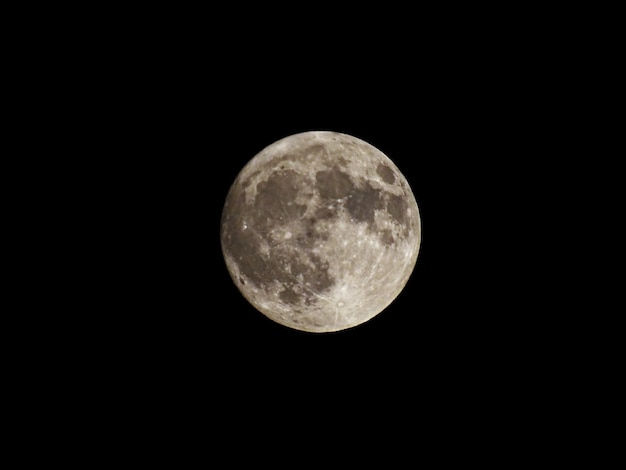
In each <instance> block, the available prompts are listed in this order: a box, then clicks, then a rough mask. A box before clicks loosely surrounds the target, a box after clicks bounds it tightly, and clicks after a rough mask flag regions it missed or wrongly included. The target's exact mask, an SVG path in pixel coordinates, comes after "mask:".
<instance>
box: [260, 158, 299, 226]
mask: <svg viewBox="0 0 626 470" xmlns="http://www.w3.org/2000/svg"><path fill="white" fill-rule="evenodd" d="M304 182H305V181H304V177H303V176H302V175H301V174H299V173H297V172H295V171H293V170H283V171H277V172H275V173H273V174H272V175H271V176H270V177H269V178H268V180H267V181H263V182H261V183H259V184H258V185H257V196H256V199H255V201H254V207H255V209H256V210H257V211H258V213H259V215H262V216H264V217H265V220H269V221H275V220H278V221H286V220H294V219H297V218H298V217H300V216H302V214H304V212H305V211H306V206H304V205H301V204H296V203H295V202H294V201H295V199H296V196H297V195H298V191H299V188H300V187H301V186H302V184H303V183H304Z"/></svg>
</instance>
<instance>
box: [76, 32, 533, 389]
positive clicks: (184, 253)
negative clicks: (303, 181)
mask: <svg viewBox="0 0 626 470" xmlns="http://www.w3.org/2000/svg"><path fill="white" fill-rule="evenodd" d="M288 37H289V35H287V34H284V35H281V34H279V35H278V37H276V38H270V37H265V38H264V40H263V41H260V42H259V43H257V42H256V41H255V40H254V35H252V36H251V37H250V39H249V40H246V41H243V42H242V43H232V42H230V41H229V40H227V39H225V38H223V37H221V36H219V35H215V34H212V33H206V32H204V30H198V31H193V30H191V31H181V30H177V37H176V38H173V37H172V36H168V35H163V36H160V38H161V39H160V40H158V41H156V42H153V43H152V42H151V43H149V44H148V43H146V40H145V38H143V39H142V38H139V39H138V40H137V41H133V42H130V43H124V44H120V46H119V53H118V54H117V55H115V54H113V56H112V57H111V58H110V60H111V64H114V65H106V64H107V62H103V61H95V62H94V63H93V64H92V65H91V67H93V69H90V68H87V67H86V68H85V70H84V71H83V73H84V74H85V76H86V77H87V78H88V79H87V80H86V81H84V82H82V83H81V86H83V87H86V88H87V89H88V91H89V92H90V93H89V94H88V95H86V98H85V102H84V104H83V106H84V108H89V109H90V110H91V111H93V110H94V109H96V110H97V111H98V112H99V113H100V116H99V118H98V120H97V121H96V123H91V124H90V125H91V129H90V130H89V132H92V133H93V134H90V133H89V132H88V133H87V135H88V137H90V138H91V139H92V140H91V142H92V143H91V145H94V142H95V149H96V153H97V154H98V155H99V157H98V158H99V159H97V161H98V165H99V167H98V169H97V171H95V172H94V176H96V177H97V178H99V181H101V182H102V183H103V185H104V188H105V192H104V194H103V196H102V202H103V203H104V204H105V206H106V205H107V204H110V203H114V204H115V207H116V209H115V210H114V211H113V213H111V214H110V215H111V216H113V217H115V220H116V224H115V226H114V227H113V228H105V232H106V233H107V234H110V235H111V237H110V241H108V242H107V243H106V244H105V245H104V250H105V251H104V253H105V256H104V259H105V261H107V262H108V263H112V262H113V260H114V261H115V262H116V263H117V265H116V269H118V271H119V272H118V274H117V276H118V277H117V278H115V279H111V282H112V284H110V288H111V290H112V293H113V295H112V297H111V298H112V299H115V300H114V301H113V303H114V304H115V302H119V304H120V305H119V308H120V310H119V313H114V315H115V318H116V319H117V320H119V321H120V322H121V324H120V325H118V326H119V327H120V328H119V330H117V331H116V334H115V337H118V336H119V335H121V337H122V338H124V335H125V331H124V330H128V332H129V333H128V336H127V337H126V338H125V339H122V344H123V345H124V347H129V348H131V350H132V349H133V348H134V346H132V344H135V345H136V347H137V348H138V349H139V350H145V351H151V353H150V354H155V355H156V357H160V358H162V359H163V360H167V361H174V363H176V366H175V367H176V368H179V367H180V368H181V370H187V369H186V368H187V367H189V368H190V369H194V368H200V369H207V370H218V371H222V370H227V371H229V373H233V374H243V375H244V376H245V375H247V374H253V375H254V374H261V372H260V371H264V372H263V373H262V374H269V375H268V376H275V378H276V379H278V380H280V381H281V383H282V381H288V380H290V379H288V378H287V377H293V376H296V377H301V378H305V377H309V374H321V375H323V376H325V377H334V379H336V380H339V381H343V380H348V379H346V377H351V376H352V375H353V374H356V376H358V377H359V380H364V381H366V382H367V381H369V380H376V381H378V382H380V381H381V380H382V379H380V377H387V378H389V377H395V378H396V379H397V380H400V381H404V380H408V378H409V377H415V375H416V374H417V375H419V374H426V376H428V377H431V378H432V379H435V377H439V378H441V377H440V376H439V374H444V371H445V370H456V371H457V372H459V373H460V372H461V371H463V373H467V374H475V373H476V370H477V368H485V367H486V364H491V366H493V368H498V369H500V368H502V367H505V365H504V363H505V362H506V361H507V360H508V359H511V360H515V359H516V354H517V353H516V352H514V351H513V350H512V347H511V346H510V345H511V344H515V342H516V341H518V340H519V333H518V332H519V331H521V328H520V323H521V322H522V321H523V320H522V317H520V316H517V314H516V313H515V311H516V310H517V309H519V308H521V307H520V305H521V303H523V302H522V300H523V299H521V298H520V296H518V295H513V296H512V295H508V292H509V289H510V288H511V284H512V283H513V281H512V280H510V279H511V278H510V272H511V269H510V267H511V264H514V263H516V262H517V261H518V260H519V257H520V256H522V255H520V250H519V248H520V246H519V242H518V241H517V236H518V233H519V231H523V219H524V217H525V214H524V213H523V211H524V210H528V209H523V208H522V207H521V205H520V204H519V202H520V200H519V198H520V195H519V194H516V193H515V191H511V186H514V185H517V184H519V179H520V178H523V176H522V175H523V174H524V168H525V167H528V166H529V165H530V164H531V158H532V157H530V156H529V154H528V153H527V150H528V149H527V146H528V145H529V143H528V142H529V141H528V139H527V138H526V136H527V135H528V134H529V133H530V132H532V129H533V128H534V127H535V126H536V123H537V119H535V120H528V119H527V118H525V116H526V113H527V112H528V111H529V110H532V106H533V83H532V79H531V78H524V77H525V75H524V73H523V70H519V69H520V67H519V55H517V54H516V52H515V51H516V49H515V48H516V44H515V42H511V43H507V44H506V45H498V44H497V43H494V42H493V41H492V40H491V38H489V37H487V38H484V41H482V40H481V38H480V35H477V36H476V37H475V38H474V40H473V41H470V42H465V41H463V40H462V37H459V36H453V37H448V36H447V35H443V36H441V37H439V36H437V33H436V32H432V34H430V35H426V34H422V33H419V32H417V33H414V32H412V30H409V29H404V30H402V29H401V30H400V31H399V33H398V37H397V38H394V39H393V40H387V41H384V42H379V41H378V40H377V39H376V38H375V37H369V36H367V35H358V36H356V37H352V38H350V37H348V38H347V39H346V40H345V41H339V42H337V41H328V42H319V41H311V42H307V41H306V40H303V41H302V42H300V43H299V44H298V45H297V46H296V47H294V48H289V47H287V44H288ZM224 41H226V43H224ZM92 53H93V51H92ZM511 57H516V60H515V61H512V60H510V58H511ZM103 64H104V65H103ZM91 79H93V81H91ZM89 87H91V88H89ZM90 125H87V126H86V127H90ZM320 129H325V130H334V131H338V132H345V133H348V134H352V135H354V136H356V137H359V138H361V139H363V140H365V141H367V142H369V143H371V144H372V145H374V146H376V147H377V148H379V149H380V150H382V151H383V152H384V153H385V154H387V155H388V156H389V157H390V158H391V159H392V160H393V161H394V162H395V163H396V164H397V166H398V167H399V168H400V169H401V170H402V171H403V172H404V174H405V176H406V178H407V179H408V181H409V183H410V185H411V187H412V189H413V192H414V194H415V197H416V199H417V202H418V205H419V207H420V211H421V217H422V229H423V238H422V244H421V249H420V254H419V258H418V261H417V265H416V268H415V271H414V273H413V275H412V277H411V279H410V280H409V283H408V285H407V286H406V288H405V290H404V291H403V292H402V294H401V295H400V296H399V297H398V298H397V300H396V301H395V302H394V303H393V304H392V305H391V306H390V307H389V308H388V309H387V310H385V311H384V312H383V313H381V314H380V315H379V316H378V317H376V318H375V319H373V320H372V321H370V322H368V323H367V324H364V325H362V326H359V327H357V328H354V329H353V330H350V331H345V332H341V333H336V334H327V335H314V334H305V333H301V332H297V331H293V330H289V329H286V328H284V327H282V326H280V325H277V324H275V323H273V322H271V321H270V320H268V319H266V318H265V317H263V316H262V315H261V314H260V313H258V312H256V310H254V309H253V308H252V307H251V306H250V305H249V304H248V303H247V302H246V301H245V299H244V298H243V297H242V296H241V295H240V294H239V293H238V291H237V289H236V288H235V286H234V284H233V283H232V282H231V280H230V277H229V275H228V272H227V270H226V267H225V265H224V262H223V258H222V254H221V248H220V244H219V228H220V225H219V222H220V216H221V210H222V206H223V203H224V200H225V197H226V193H227V191H228V188H229V186H230V184H231V183H232V182H233V180H234V178H235V177H236V175H237V173H238V172H239V170H240V169H241V168H242V167H243V165H245V163H246V162H247V161H249V160H250V159H251V158H252V157H254V155H256V153H258V152H259V151H260V150H261V149H263V148H264V147H265V146H267V145H269V144H271V143H272V142H274V141H276V140H278V139H280V138H282V137H286V136H288V135H290V134H293V133H296V132H302V131H307V130H320ZM87 184H89V183H87ZM520 210H521V211H522V212H518V211H520ZM520 221H522V222H521V223H520ZM109 231H110V232H111V233H109ZM513 234H515V236H516V241H511V240H512V238H511V235H513ZM109 255H110V256H111V258H110V259H109V260H107V256H109ZM126 296H127V297H126ZM121 299H124V300H121ZM115 308H116V309H117V308H118V307H115ZM117 315H119V319H118V318H117ZM113 324H115V322H113ZM121 325H126V326H124V327H122V326H121ZM503 351H505V352H508V353H511V354H512V355H507V354H506V353H505V354H503ZM142 357H143V356H142ZM493 368H491V367H487V370H490V371H491V372H493V370H494V369H493ZM483 370H486V369H483ZM470 371H471V372H470ZM207 373H209V372H207ZM376 377H379V378H376ZM266 380H269V381H270V382H271V380H270V379H266ZM272 380H273V379H272ZM329 380H330V379H329ZM385 380H387V379H385Z"/></svg>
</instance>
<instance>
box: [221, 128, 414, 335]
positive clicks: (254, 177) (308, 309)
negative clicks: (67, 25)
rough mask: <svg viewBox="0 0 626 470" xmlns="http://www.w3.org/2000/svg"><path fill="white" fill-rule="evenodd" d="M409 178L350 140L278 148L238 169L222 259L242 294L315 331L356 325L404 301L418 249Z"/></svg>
mask: <svg viewBox="0 0 626 470" xmlns="http://www.w3.org/2000/svg"><path fill="white" fill-rule="evenodd" d="M420 229H421V227H420V218H419V211H418V207H417V203H416V201H415V198H414V196H413V193H412V192H411V190H410V187H409V184H408V182H407V181H406V178H405V177H404V176H403V175H402V173H401V172H400V170H399V169H398V168H397V167H396V166H395V164H394V163H393V162H392V161H391V160H390V159H389V158H388V157H387V156H386V155H384V154H383V153H382V152H381V151H379V150H378V149H376V148H375V147H373V146H372V145H370V144H368V143H366V142H364V141H362V140H360V139H357V138H356V137H353V136H349V135H347V134H341V133H336V132H327V131H315V132H305V133H301V134H295V135H292V136H289V137H286V138H284V139H281V140H279V141H277V142H275V143H273V144H271V145H269V146H268V147H266V148H265V149H263V150H262V151H261V152H259V154H257V155H256V156H255V157H254V158H253V159H251V160H250V161H249V162H248V164H247V165H246V166H245V167H244V168H243V169H242V170H241V172H240V173H239V175H238V176H237V178H236V179H235V181H234V183H233V185H232V186H231V188H230V191H229V193H228V195H227V198H226V202H225V204H224V210H223V213H222V225H221V243H222V252H223V254H224V259H225V262H226V266H227V268H228V271H229V273H230V274H231V276H232V278H233V281H234V282H235V284H236V285H237V287H238V288H239V290H240V291H241V293H242V295H243V296H244V297H245V298H246V299H247V300H248V301H249V302H250V303H251V304H252V305H253V306H254V307H256V308H257V309H258V310H259V311H260V312H262V313H263V314H265V315H266V316H268V317H269V318H271V319H272V320H274V321H276V322H278V323H280V324H282V325H285V326H288V327H291V328H295V329H299V330H304V331H311V332H328V331H338V330H342V329H346V328H351V327H354V326H356V325H359V324H361V323H363V322H365V321H367V320H369V319H371V318H372V317H373V316H375V315H377V314H378V313H380V312H381V311H382V310H384V309H385V308H386V307H387V306H388V305H389V304H390V303H391V302H392V301H393V300H394V299H395V298H396V297H397V295H398V294H399V293H400V292H401V290H402V289H403V288H404V285H405V284H406V282H407V281H408V278H409V276H410V275H411V272H412V271H413V268H414V265H415V263H416V260H417V254H418V250H419V245H420V237H421V233H420Z"/></svg>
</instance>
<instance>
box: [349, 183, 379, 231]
mask: <svg viewBox="0 0 626 470" xmlns="http://www.w3.org/2000/svg"><path fill="white" fill-rule="evenodd" d="M384 207H385V203H384V200H383V198H382V196H381V194H380V190H379V189H376V188H373V187H372V185H371V184H369V183H368V184H367V186H366V187H365V188H364V189H359V188H355V190H354V191H353V192H352V193H351V194H350V195H349V196H348V200H347V201H346V209H348V212H349V213H350V215H351V216H352V217H354V219H355V220H357V221H359V222H367V223H368V224H369V225H370V228H372V229H375V227H374V226H373V225H374V215H375V213H374V211H375V210H378V209H382V208H384Z"/></svg>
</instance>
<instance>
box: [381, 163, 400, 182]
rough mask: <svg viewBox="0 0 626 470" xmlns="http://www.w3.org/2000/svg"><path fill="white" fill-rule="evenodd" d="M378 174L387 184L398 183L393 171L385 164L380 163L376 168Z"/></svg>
mask: <svg viewBox="0 0 626 470" xmlns="http://www.w3.org/2000/svg"><path fill="white" fill-rule="evenodd" d="M376 173H378V176H380V177H381V178H382V179H383V181H384V182H385V183H387V184H393V183H395V181H396V176H395V175H394V174H393V170H392V169H391V168H389V167H388V166H387V165H385V164H384V163H379V164H378V166H377V167H376Z"/></svg>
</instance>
